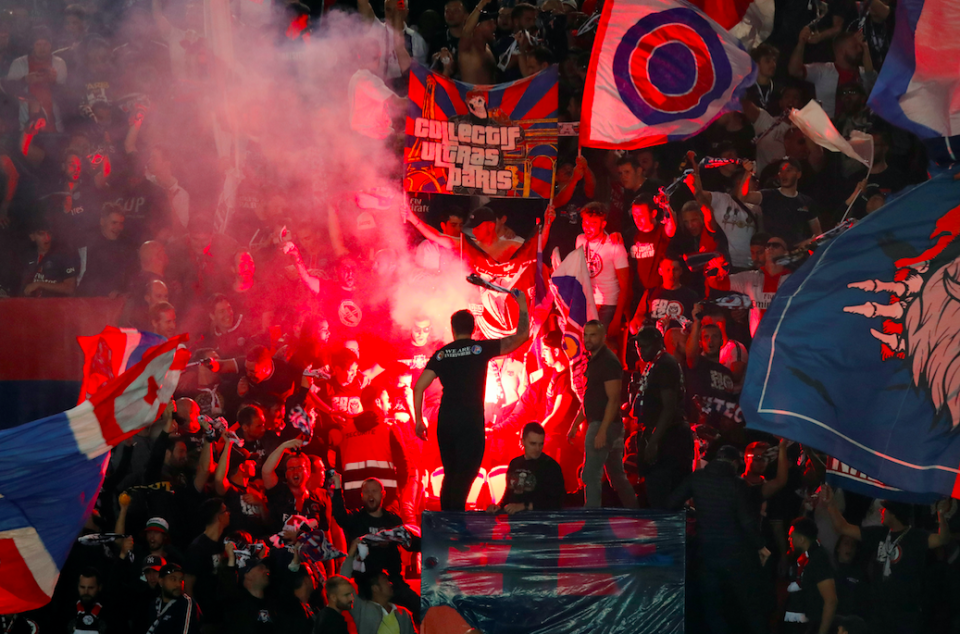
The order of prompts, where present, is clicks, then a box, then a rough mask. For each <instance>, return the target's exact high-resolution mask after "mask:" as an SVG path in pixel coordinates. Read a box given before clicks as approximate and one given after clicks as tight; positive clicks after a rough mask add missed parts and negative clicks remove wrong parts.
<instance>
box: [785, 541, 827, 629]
mask: <svg viewBox="0 0 960 634" xmlns="http://www.w3.org/2000/svg"><path fill="white" fill-rule="evenodd" d="M833 578H834V574H833V566H832V565H831V564H830V556H829V555H827V551H826V550H825V549H824V548H823V546H820V545H819V544H815V545H814V546H813V547H812V548H811V549H810V550H809V551H808V552H807V553H806V557H801V559H800V560H799V561H798V564H797V569H796V571H795V574H794V576H793V579H792V580H791V581H792V582H793V583H791V584H790V586H789V587H788V589H787V592H788V594H787V612H798V613H801V614H805V615H806V616H807V619H809V620H810V621H811V622H813V623H819V622H820V617H821V615H822V614H823V596H822V595H821V594H820V589H819V588H818V587H817V584H819V583H821V582H823V581H826V580H827V579H833ZM794 583H795V584H796V585H793V584H794Z"/></svg>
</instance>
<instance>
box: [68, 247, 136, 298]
mask: <svg viewBox="0 0 960 634" xmlns="http://www.w3.org/2000/svg"><path fill="white" fill-rule="evenodd" d="M135 253H136V252H135V251H134V249H133V247H132V246H131V245H130V244H129V243H128V242H127V241H126V240H124V239H123V238H121V239H118V240H108V239H106V238H104V237H103V236H102V235H101V234H99V233H98V234H96V236H94V237H93V238H91V239H90V240H89V241H88V242H87V246H86V263H87V269H86V271H85V272H84V274H83V279H82V280H80V287H79V288H78V289H77V290H78V295H80V296H82V297H106V296H107V295H109V294H110V293H111V292H114V291H116V292H117V293H122V292H124V291H125V290H127V287H128V283H127V279H128V276H129V275H130V274H131V273H132V272H133V271H135V270H136V255H135Z"/></svg>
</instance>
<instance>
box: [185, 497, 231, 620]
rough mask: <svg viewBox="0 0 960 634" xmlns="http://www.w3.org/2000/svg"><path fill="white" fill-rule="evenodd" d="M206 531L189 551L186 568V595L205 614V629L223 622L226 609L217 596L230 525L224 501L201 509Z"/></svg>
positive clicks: (209, 504)
mask: <svg viewBox="0 0 960 634" xmlns="http://www.w3.org/2000/svg"><path fill="white" fill-rule="evenodd" d="M200 518H201V520H202V521H203V525H204V529H203V532H202V533H200V535H198V536H197V538H196V539H194V540H193V541H192V542H190V546H189V547H188V548H187V555H186V561H185V563H184V566H183V573H184V576H183V586H184V587H183V591H184V592H185V593H186V594H188V595H189V596H191V597H193V598H194V599H195V600H196V601H197V603H198V604H199V606H200V610H201V611H202V613H203V624H204V625H216V624H219V623H220V622H221V621H222V620H223V606H222V604H221V602H220V600H219V599H218V595H217V587H218V582H217V566H219V565H220V558H221V557H222V556H223V541H222V540H223V533H224V531H225V530H226V529H227V526H229V525H230V511H229V510H228V509H227V506H226V504H224V503H223V500H222V499H220V498H210V499H209V500H207V501H205V502H204V503H203V504H201V505H200Z"/></svg>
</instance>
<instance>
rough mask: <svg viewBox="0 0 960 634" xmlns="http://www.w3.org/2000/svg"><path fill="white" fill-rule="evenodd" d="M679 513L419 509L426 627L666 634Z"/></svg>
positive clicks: (678, 609)
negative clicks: (510, 513)
mask: <svg viewBox="0 0 960 634" xmlns="http://www.w3.org/2000/svg"><path fill="white" fill-rule="evenodd" d="M684 527H685V520H684V515H683V514H682V513H656V512H647V511H622V510H612V509H611V510H583V509H578V510H571V511H562V512H534V513H521V514H517V515H513V516H507V515H498V516H494V515H487V514H483V513H431V512H426V513H424V514H423V581H422V588H421V596H422V601H423V604H422V611H423V619H424V620H423V631H424V633H425V634H453V633H454V632H455V633H456V634H463V632H465V631H468V628H470V627H472V628H476V630H478V631H479V632H481V633H482V634H547V633H550V634H581V633H586V632H590V633H591V634H647V633H649V634H653V633H657V634H670V633H677V634H679V633H682V632H683V621H684V618H683V617H684V587H683V582H684V551H685V532H684V530H685V529H684Z"/></svg>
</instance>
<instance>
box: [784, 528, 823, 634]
mask: <svg viewBox="0 0 960 634" xmlns="http://www.w3.org/2000/svg"><path fill="white" fill-rule="evenodd" d="M790 548H791V549H792V550H793V552H794V553H799V555H800V556H799V557H798V558H797V561H796V564H794V569H793V570H792V572H793V574H792V575H791V579H790V585H789V586H787V606H786V607H787V609H786V614H785V615H784V617H783V620H784V626H783V629H781V632H784V634H790V633H791V632H798V633H800V632H816V634H827V632H829V631H831V630H830V626H831V625H832V624H833V617H834V615H835V614H836V612H837V584H836V581H835V580H834V574H833V565H832V564H831V563H830V555H829V554H827V551H826V549H825V548H824V547H823V546H821V545H820V542H818V541H817V523H816V522H814V521H813V520H812V519H809V518H806V517H801V518H798V519H796V520H794V522H793V525H792V526H791V527H790ZM811 624H814V625H813V627H816V628H817V629H816V630H814V629H811Z"/></svg>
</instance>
